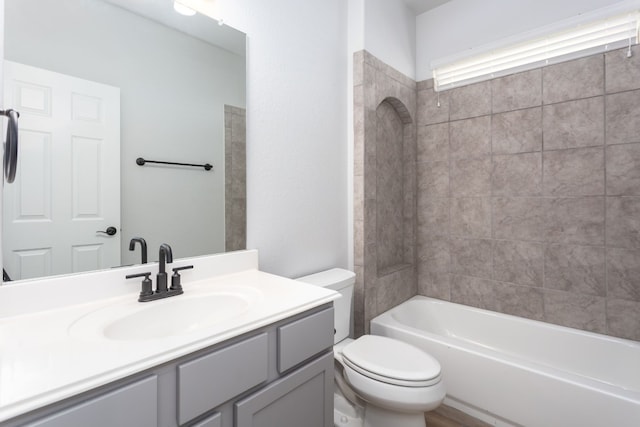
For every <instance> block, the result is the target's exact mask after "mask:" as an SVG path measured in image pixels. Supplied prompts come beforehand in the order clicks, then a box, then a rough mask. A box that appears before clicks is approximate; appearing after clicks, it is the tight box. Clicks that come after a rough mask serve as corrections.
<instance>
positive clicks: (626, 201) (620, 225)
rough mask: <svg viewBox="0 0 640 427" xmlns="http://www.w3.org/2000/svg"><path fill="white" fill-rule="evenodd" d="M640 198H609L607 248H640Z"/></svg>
mask: <svg viewBox="0 0 640 427" xmlns="http://www.w3.org/2000/svg"><path fill="white" fill-rule="evenodd" d="M639 218H640V197H607V246H615V247H621V248H640V221H639V220H638V219H639Z"/></svg>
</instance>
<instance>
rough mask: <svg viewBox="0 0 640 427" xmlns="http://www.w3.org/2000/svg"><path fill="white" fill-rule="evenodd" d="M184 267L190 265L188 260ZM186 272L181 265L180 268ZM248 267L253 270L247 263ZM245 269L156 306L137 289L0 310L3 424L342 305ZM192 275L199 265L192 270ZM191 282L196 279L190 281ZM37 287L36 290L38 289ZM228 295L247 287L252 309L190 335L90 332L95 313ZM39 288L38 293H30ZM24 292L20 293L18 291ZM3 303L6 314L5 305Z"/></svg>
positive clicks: (329, 295) (320, 292)
mask: <svg viewBox="0 0 640 427" xmlns="http://www.w3.org/2000/svg"><path fill="white" fill-rule="evenodd" d="M242 254H244V256H245V257H246V256H247V252H244V253H240V255H242ZM248 254H249V255H250V256H254V257H255V259H256V262H255V263H253V264H255V266H256V267H257V254H254V253H252V252H251V251H248ZM224 256H225V257H226V258H225V260H228V259H229V255H228V254H225V255H224ZM202 259H205V258H202ZM188 261H189V262H191V263H194V262H193V260H188ZM184 264H186V263H182V265H184ZM196 264H197V263H196ZM241 264H242V263H241ZM251 264H252V262H250V263H249V265H251ZM150 266H151V268H150V267H145V268H146V269H147V270H149V269H152V268H156V271H157V267H154V266H153V265H150ZM173 266H176V265H172V267H173ZM209 267H210V265H209ZM246 267H247V265H246V264H245V265H242V266H240V267H239V268H237V269H240V271H235V272H229V271H228V270H229V268H227V269H226V270H227V271H225V273H227V274H222V275H215V274H214V275H212V276H210V277H209V278H202V277H200V278H199V280H191V281H187V280H185V279H183V287H184V290H185V293H184V294H183V295H178V296H174V297H170V298H167V299H166V300H159V301H154V302H147V303H138V302H137V298H138V292H139V286H138V285H134V286H129V287H127V286H123V287H122V288H121V289H127V290H129V291H128V292H126V293H122V292H121V293H119V294H118V295H113V296H108V297H104V295H102V298H99V299H96V300H86V299H85V300H84V301H80V302H78V301H76V302H75V303H74V304H73V305H59V304H54V306H52V307H47V308H46V309H41V310H38V311H29V310H17V311H18V314H12V315H9V316H6V315H5V316H3V313H2V311H1V310H2V306H0V422H1V421H4V420H7V419H10V418H13V417H16V416H18V415H21V414H24V413H27V412H29V411H31V410H34V409H37V408H39V407H42V406H44V405H47V404H51V403H54V402H57V401H60V400H62V399H65V398H67V397H70V396H73V395H76V394H78V393H82V392H84V391H87V390H90V389H93V388H95V387H98V386H101V385H104V384H107V383H109V382H112V381H115V380H118V379H121V378H124V377H126V376H129V375H131V374H134V373H136V372H140V371H143V370H145V369H148V368H151V367H153V366H156V365H159V364H162V363H165V362H169V361H171V360H173V359H176V358H178V357H180V356H184V355H187V354H189V353H192V352H194V351H197V350H200V349H202V348H205V347H208V346H210V345H213V344H216V343H219V342H222V341H225V340H227V339H229V338H232V337H235V336H238V335H241V334H243V333H246V332H249V331H251V330H254V329H256V328H260V327H262V326H266V325H268V324H271V323H273V322H276V321H278V320H282V319H285V318H287V317H289V316H292V315H294V314H297V313H301V312H303V311H305V310H308V309H311V308H313V307H317V306H320V305H322V304H325V303H328V302H331V301H333V300H334V299H336V298H338V297H339V294H337V293H336V292H334V291H330V290H327V289H324V288H320V287H316V286H312V285H307V284H304V283H301V282H297V281H294V280H290V279H286V278H283V277H279V276H274V275H271V274H267V273H264V272H260V271H258V270H257V269H255V268H248V269H247V268H246ZM145 268H140V267H139V266H138V267H135V268H132V270H135V272H138V270H141V269H145ZM197 269H198V265H196V269H194V270H197ZM237 269H236V270H237ZM201 270H204V271H207V272H210V270H215V268H213V269H211V268H209V269H207V266H203V268H202V269H201ZM223 270H224V269H223ZM231 270H233V269H231ZM123 272H124V274H131V271H128V270H126V269H124V270H120V271H119V272H118V277H120V276H124V274H122V273H123ZM201 274H202V273H201ZM108 275H109V277H110V278H112V279H113V277H114V275H113V272H108ZM185 276H187V277H188V275H185ZM70 277H72V278H73V281H81V280H82V279H83V277H82V275H80V276H70ZM94 278H95V276H94ZM192 278H198V276H197V275H195V274H194V275H192ZM136 283H138V282H137V281H136ZM37 285H39V286H41V283H38V284H37ZM98 285H102V286H103V285H104V284H100V283H98V284H95V283H94V285H93V287H96V288H97V286H98ZM15 286H18V287H19V286H24V285H15ZM52 286H54V285H52ZM114 286H115V285H114ZM72 287H73V286H72ZM88 287H89V288H91V287H92V286H88ZM233 287H250V288H251V289H252V290H253V293H254V295H253V298H252V302H251V304H250V307H249V308H248V309H247V310H245V311H244V312H242V313H241V314H239V315H237V316H235V317H232V318H230V319H227V320H223V321H221V322H219V323H215V324H213V325H210V326H207V327H205V328H201V329H197V330H195V331H192V332H184V333H178V334H175V335H170V336H166V337H157V338H150V339H143V340H128V341H122V340H114V339H109V338H107V337H105V336H104V335H102V334H100V333H99V331H98V330H97V329H99V328H97V329H96V330H95V331H94V330H92V326H91V325H99V320H92V319H93V317H96V315H95V313H96V312H97V313H100V312H104V311H105V310H110V309H112V308H114V307H116V308H118V309H123V310H124V308H122V307H132V308H133V309H134V310H135V308H136V307H140V304H142V305H144V306H145V307H146V306H147V305H148V304H171V302H172V301H178V299H180V298H197V297H198V296H199V295H206V294H208V293H210V292H217V291H225V290H229V289H233ZM1 288H2V287H0V298H2V297H10V296H12V294H11V293H10V292H6V293H3V292H2V291H3V290H2V289H1ZM37 288H38V287H37V286H36V287H35V288H34V289H37ZM21 291H22V292H23V293H24V291H23V290H22V289H21ZM67 291H68V289H67ZM38 297H39V295H37V294H34V295H33V298H35V299H37V298H38ZM24 300H25V299H24V298H23V296H21V297H16V303H21V304H22V303H24ZM4 303H5V307H6V306H7V301H6V300H5V301H4ZM14 311H16V310H15V309H14ZM92 316H93V317H92ZM96 318H97V317H96ZM82 319H85V320H84V321H83V320H82ZM87 319H88V320H89V321H88V322H87V321H86V320H87ZM162 322H171V319H163V320H162ZM162 322H159V323H158V327H159V328H161V327H162ZM87 325H89V326H87Z"/></svg>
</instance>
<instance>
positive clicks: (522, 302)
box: [451, 275, 544, 320]
mask: <svg viewBox="0 0 640 427" xmlns="http://www.w3.org/2000/svg"><path fill="white" fill-rule="evenodd" d="M451 301H453V302H456V303H459V304H465V305H470V306H473V307H479V308H484V309H486V310H492V311H498V312H501V313H506V314H512V315H515V316H522V317H527V318H530V319H536V320H542V318H543V316H544V313H543V304H542V290H541V289H540V288H532V287H529V286H517V285H511V284H508V283H502V282H496V281H494V280H486V279H480V278H477V277H469V276H460V275H453V276H452V278H451Z"/></svg>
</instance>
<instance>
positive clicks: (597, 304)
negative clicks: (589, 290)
mask: <svg viewBox="0 0 640 427" xmlns="http://www.w3.org/2000/svg"><path fill="white" fill-rule="evenodd" d="M605 307H606V299H604V298H600V297H596V296H590V295H581V294H571V293H567V292H560V291H552V290H545V291H544V320H545V321H547V322H550V323H556V324H558V325H562V326H568V327H570V328H578V329H582V330H585V331H591V332H597V333H605V332H606V330H607V327H606V311H605Z"/></svg>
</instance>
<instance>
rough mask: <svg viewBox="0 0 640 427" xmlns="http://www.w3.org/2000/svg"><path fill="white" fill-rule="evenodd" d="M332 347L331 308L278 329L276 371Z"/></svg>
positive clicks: (288, 367)
mask: <svg viewBox="0 0 640 427" xmlns="http://www.w3.org/2000/svg"><path fill="white" fill-rule="evenodd" d="M331 346H333V307H331V308H327V309H326V310H322V311H320V312H318V313H315V314H312V315H310V316H307V317H305V318H302V319H299V320H296V321H295V322H292V323H289V324H287V325H284V326H281V327H279V328H278V371H279V372H280V373H282V372H285V371H287V370H289V369H291V368H293V367H294V366H296V365H298V364H299V363H302V362H304V361H305V360H307V359H309V358H310V357H313V356H314V355H316V354H318V353H319V352H321V351H322V350H325V349H327V348H329V347H331Z"/></svg>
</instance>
